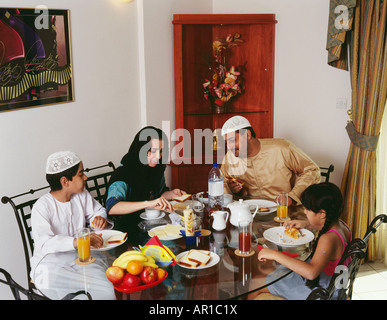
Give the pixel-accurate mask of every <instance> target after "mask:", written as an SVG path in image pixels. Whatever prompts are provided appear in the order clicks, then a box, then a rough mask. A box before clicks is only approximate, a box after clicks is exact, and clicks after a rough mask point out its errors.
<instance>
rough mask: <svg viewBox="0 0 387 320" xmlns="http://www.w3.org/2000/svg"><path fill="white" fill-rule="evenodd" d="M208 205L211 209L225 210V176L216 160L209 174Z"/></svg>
mask: <svg viewBox="0 0 387 320" xmlns="http://www.w3.org/2000/svg"><path fill="white" fill-rule="evenodd" d="M208 205H209V207H210V210H211V209H213V208H214V209H216V210H223V176H222V173H221V172H220V170H219V166H218V164H217V163H216V162H214V164H213V166H212V168H211V170H210V173H209V175H208Z"/></svg>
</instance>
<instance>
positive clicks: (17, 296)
mask: <svg viewBox="0 0 387 320" xmlns="http://www.w3.org/2000/svg"><path fill="white" fill-rule="evenodd" d="M0 273H2V274H3V275H4V277H5V279H6V281H3V280H1V279H0V282H1V283H4V284H7V285H8V286H9V288H10V289H11V291H12V294H13V297H14V298H15V300H21V298H20V293H19V290H18V289H16V288H17V284H16V282H15V281H14V280H13V279H12V277H11V275H10V274H9V273H8V272H7V271H5V270H4V269H1V268H0Z"/></svg>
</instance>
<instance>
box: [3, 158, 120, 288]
mask: <svg viewBox="0 0 387 320" xmlns="http://www.w3.org/2000/svg"><path fill="white" fill-rule="evenodd" d="M104 167H110V168H112V169H113V170H109V171H108V172H101V170H98V173H97V174H95V175H92V176H90V177H88V180H87V181H86V189H87V190H88V191H89V192H90V193H91V194H92V196H93V197H95V199H96V200H97V201H98V202H100V203H101V204H102V205H103V206H104V198H105V192H106V187H107V184H108V180H109V178H110V176H111V175H112V173H113V171H114V169H115V167H114V164H113V163H112V162H109V163H108V164H106V165H103V166H99V167H94V168H90V169H89V168H87V169H84V171H85V172H90V171H94V170H97V169H102V168H104ZM46 189H49V186H46V187H42V188H39V189H31V190H30V191H28V192H24V193H21V194H18V195H15V196H13V197H7V196H4V197H2V198H1V202H2V203H4V204H7V203H9V204H10V205H11V206H12V209H13V211H14V214H15V217H16V221H17V224H18V227H19V232H20V235H21V238H22V242H23V249H24V258H25V262H26V269H27V279H28V290H30V291H31V292H32V291H33V290H34V289H35V286H34V284H33V282H32V280H31V277H30V272H31V264H30V257H32V255H33V252H34V240H33V238H32V235H31V210H32V207H33V205H34V204H35V202H36V201H37V200H38V199H39V197H40V196H41V195H42V194H43V190H44V191H45V190H46ZM40 191H41V192H40ZM36 193H38V196H37V197H34V198H33V199H31V197H30V196H29V195H31V194H32V195H34V194H36ZM16 198H19V199H23V200H21V202H20V203H18V204H16V203H15V201H14V200H15V199H16ZM27 198H28V199H27ZM26 199H27V200H26Z"/></svg>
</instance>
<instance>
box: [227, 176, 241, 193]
mask: <svg viewBox="0 0 387 320" xmlns="http://www.w3.org/2000/svg"><path fill="white" fill-rule="evenodd" d="M226 182H227V185H228V187H229V189H230V190H231V192H232V193H234V194H237V193H240V192H241V191H242V189H243V185H242V184H241V183H239V182H238V181H236V180H235V179H232V178H229V179H227V181H226Z"/></svg>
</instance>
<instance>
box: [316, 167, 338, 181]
mask: <svg viewBox="0 0 387 320" xmlns="http://www.w3.org/2000/svg"><path fill="white" fill-rule="evenodd" d="M334 170H335V166H334V165H333V164H331V165H330V166H329V167H328V168H327V167H320V172H321V178H322V177H325V181H324V182H329V177H330V174H331V173H332V172H333V171H334Z"/></svg>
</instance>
